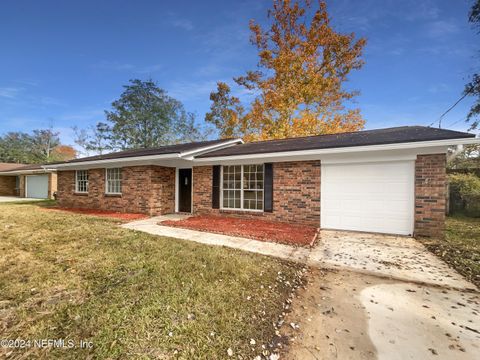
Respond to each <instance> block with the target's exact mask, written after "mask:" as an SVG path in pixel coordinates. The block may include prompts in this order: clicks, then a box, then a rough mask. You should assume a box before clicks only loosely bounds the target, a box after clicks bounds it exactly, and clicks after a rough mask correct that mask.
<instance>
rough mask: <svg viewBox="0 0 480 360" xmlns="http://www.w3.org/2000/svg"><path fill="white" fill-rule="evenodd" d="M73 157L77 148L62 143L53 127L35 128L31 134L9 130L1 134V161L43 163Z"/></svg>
mask: <svg viewBox="0 0 480 360" xmlns="http://www.w3.org/2000/svg"><path fill="white" fill-rule="evenodd" d="M73 157H75V150H74V149H73V148H72V147H70V146H67V145H61V144H60V139H59V137H58V132H55V131H53V130H52V129H51V128H50V129H40V130H33V131H32V133H31V134H28V133H24V132H9V133H6V134H5V135H3V136H0V161H1V162H12V163H26V164H42V163H47V162H51V161H58V160H68V159H71V158H73Z"/></svg>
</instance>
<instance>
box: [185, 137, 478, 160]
mask: <svg viewBox="0 0 480 360" xmlns="http://www.w3.org/2000/svg"><path fill="white" fill-rule="evenodd" d="M467 144H480V138H474V137H468V138H458V139H445V140H430V141H416V142H403V143H395V144H380V145H365V146H347V147H336V148H328V149H310V150H294V151H281V152H264V153H257V154H243V155H240V154H239V155H225V156H211V157H201V158H195V159H194V160H193V161H194V162H196V163H204V162H212V161H227V160H240V159H261V158H283V157H290V156H296V157H298V156H302V155H305V156H311V155H328V154H342V153H343V154H344V153H353V152H363V151H385V150H402V149H415V148H428V147H441V146H446V147H448V146H454V145H467Z"/></svg>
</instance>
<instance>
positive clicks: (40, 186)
mask: <svg viewBox="0 0 480 360" xmlns="http://www.w3.org/2000/svg"><path fill="white" fill-rule="evenodd" d="M25 179H26V184H25V186H26V192H25V196H26V197H29V198H37V199H46V198H48V175H28V176H26V177H25Z"/></svg>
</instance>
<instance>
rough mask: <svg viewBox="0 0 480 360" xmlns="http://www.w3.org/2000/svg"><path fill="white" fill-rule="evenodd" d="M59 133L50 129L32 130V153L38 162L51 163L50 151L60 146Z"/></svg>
mask: <svg viewBox="0 0 480 360" xmlns="http://www.w3.org/2000/svg"><path fill="white" fill-rule="evenodd" d="M58 135H59V133H58V132H55V131H53V130H52V129H51V128H50V129H42V130H33V134H32V152H33V153H34V154H35V157H36V158H37V159H38V162H48V161H51V153H52V150H53V149H54V148H55V147H56V146H58V145H60V139H59V137H58Z"/></svg>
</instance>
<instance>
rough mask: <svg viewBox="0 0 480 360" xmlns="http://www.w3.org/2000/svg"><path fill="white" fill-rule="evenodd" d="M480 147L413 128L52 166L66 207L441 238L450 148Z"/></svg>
mask: <svg viewBox="0 0 480 360" xmlns="http://www.w3.org/2000/svg"><path fill="white" fill-rule="evenodd" d="M478 142H479V140H478V139H475V138H474V135H472V134H468V133H463V132H457V131H450V130H443V129H435V128H429V127H420V126H407V127H397V128H389V129H380V130H369V131H360V132H353V133H343V134H334V135H320V136H309V137H301V138H292V139H284V140H272V141H260V142H252V143H246V144H244V143H243V141H242V140H241V139H233V140H232V139H230V140H215V141H207V142H197V143H190V144H181V145H171V146H164V147H160V148H157V149H142V150H129V151H122V152H117V153H112V154H106V155H99V156H92V157H87V158H81V159H74V160H70V161H66V162H63V163H57V164H52V165H49V167H51V168H54V169H56V170H57V172H58V201H59V204H60V206H66V207H80V208H93V209H105V210H114V211H120V212H138V213H146V214H150V215H159V214H168V213H174V212H188V213H190V212H191V213H195V214H205V213H208V214H222V215H229V216H238V217H247V218H258V217H261V218H264V219H269V220H276V221H284V222H291V223H298V224H308V225H314V226H320V227H322V228H329V229H341V230H356V231H367V232H380V233H392V234H401V235H414V234H415V235H425V236H433V235H435V236H442V235H443V232H444V222H445V204H446V153H447V148H448V147H449V146H453V145H460V144H471V143H478Z"/></svg>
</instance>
